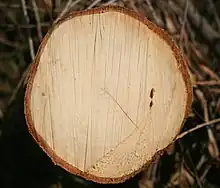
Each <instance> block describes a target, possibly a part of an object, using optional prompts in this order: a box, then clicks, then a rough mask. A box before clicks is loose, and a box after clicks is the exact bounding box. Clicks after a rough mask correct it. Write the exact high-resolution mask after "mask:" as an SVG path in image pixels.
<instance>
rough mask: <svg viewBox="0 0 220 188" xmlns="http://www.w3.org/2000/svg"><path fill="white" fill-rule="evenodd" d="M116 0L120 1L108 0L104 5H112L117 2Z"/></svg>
mask: <svg viewBox="0 0 220 188" xmlns="http://www.w3.org/2000/svg"><path fill="white" fill-rule="evenodd" d="M116 1H118V0H110V1H108V2H106V3H105V4H104V6H107V5H111V4H113V3H115V2H116Z"/></svg>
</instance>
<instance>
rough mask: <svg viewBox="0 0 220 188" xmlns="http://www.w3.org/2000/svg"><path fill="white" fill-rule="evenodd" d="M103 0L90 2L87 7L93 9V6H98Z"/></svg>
mask: <svg viewBox="0 0 220 188" xmlns="http://www.w3.org/2000/svg"><path fill="white" fill-rule="evenodd" d="M101 1H102V0H95V1H93V3H92V4H90V5H89V6H88V7H87V9H91V8H93V7H94V6H96V5H97V4H98V3H100V2H101Z"/></svg>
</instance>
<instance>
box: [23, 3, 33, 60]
mask: <svg viewBox="0 0 220 188" xmlns="http://www.w3.org/2000/svg"><path fill="white" fill-rule="evenodd" d="M21 5H22V11H23V14H24V18H25V21H26V24H29V23H30V19H29V16H28V12H27V7H26V2H25V0H21ZM28 44H29V50H30V55H31V59H32V61H33V60H34V56H35V52H34V43H33V40H32V38H31V35H30V32H28Z"/></svg>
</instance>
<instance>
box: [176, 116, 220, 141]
mask: <svg viewBox="0 0 220 188" xmlns="http://www.w3.org/2000/svg"><path fill="white" fill-rule="evenodd" d="M216 123H220V118H218V119H214V120H212V121H208V122H205V123H202V124H199V125H197V126H196V127H193V128H191V129H189V130H187V131H185V132H183V133H181V134H180V135H178V136H177V137H176V138H175V141H176V140H178V139H180V138H183V137H184V136H186V135H188V134H189V133H192V132H194V131H196V130H198V129H201V128H203V127H206V126H208V125H212V124H216Z"/></svg>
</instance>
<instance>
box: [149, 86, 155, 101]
mask: <svg viewBox="0 0 220 188" xmlns="http://www.w3.org/2000/svg"><path fill="white" fill-rule="evenodd" d="M154 93H155V89H154V88H152V89H151V90H150V98H151V99H153V97H154Z"/></svg>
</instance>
